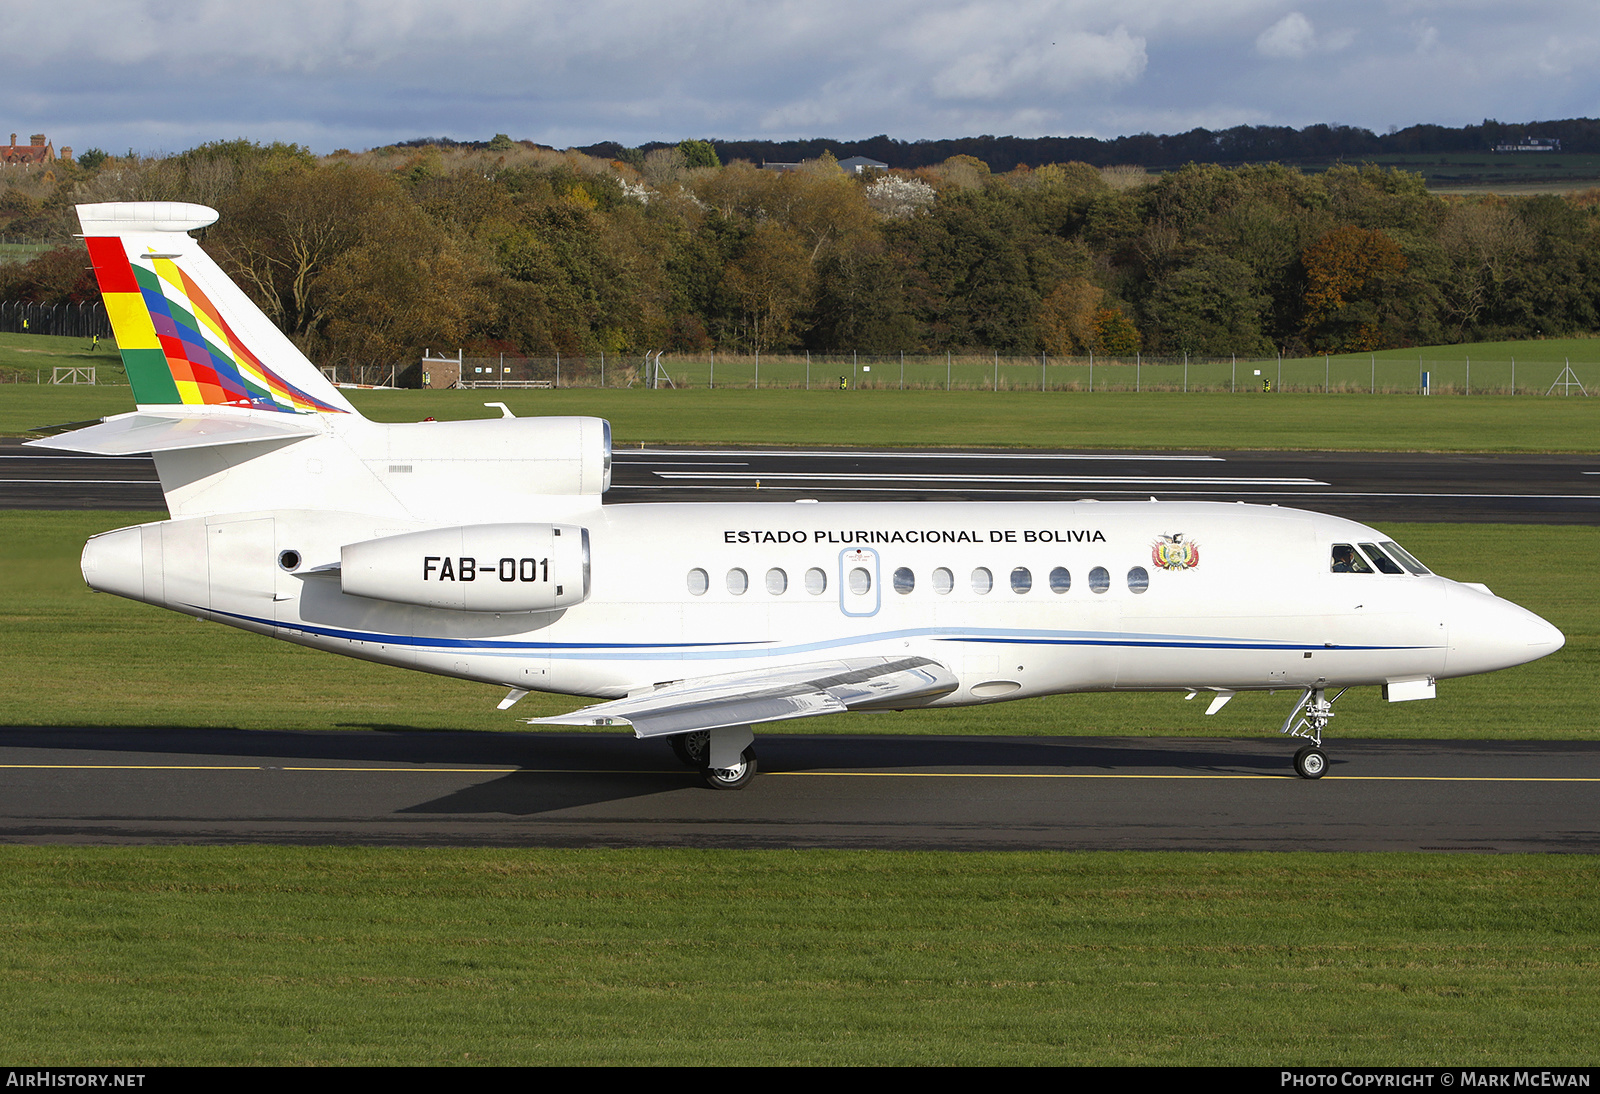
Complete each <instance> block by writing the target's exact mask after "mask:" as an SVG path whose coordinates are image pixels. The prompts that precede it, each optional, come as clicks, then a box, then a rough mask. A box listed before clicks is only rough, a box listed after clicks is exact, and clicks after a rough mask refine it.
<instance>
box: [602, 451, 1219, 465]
mask: <svg viewBox="0 0 1600 1094" xmlns="http://www.w3.org/2000/svg"><path fill="white" fill-rule="evenodd" d="M612 455H613V458H616V459H620V458H622V457H625V456H632V455H640V456H743V457H745V458H747V459H748V458H749V457H751V456H775V457H792V456H813V457H815V456H838V457H841V458H845V459H878V460H882V459H895V460H1035V461H1037V460H1149V461H1152V462H1169V463H1180V462H1189V463H1226V462H1227V457H1226V456H1196V455H1171V454H1161V455H1146V454H1142V453H1121V452H1102V453H1098V454H1096V453H1088V452H1051V453H1039V452H899V451H896V450H894V449H885V448H876V449H870V448H869V449H815V450H805V449H781V450H777V451H770V452H768V451H752V450H750V449H748V448H741V449H716V448H708V449H697V448H619V449H617V450H616V451H615V452H614V453H613V454H612Z"/></svg>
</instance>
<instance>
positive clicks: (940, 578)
mask: <svg viewBox="0 0 1600 1094" xmlns="http://www.w3.org/2000/svg"><path fill="white" fill-rule="evenodd" d="M955 587H956V575H955V574H953V573H951V572H950V571H949V570H947V569H945V568H944V567H943V566H940V567H939V568H938V569H937V570H935V571H933V591H934V592H936V593H938V594H939V595H940V596H943V595H945V594H946V593H948V592H949V591H950V590H951V589H954V588H955Z"/></svg>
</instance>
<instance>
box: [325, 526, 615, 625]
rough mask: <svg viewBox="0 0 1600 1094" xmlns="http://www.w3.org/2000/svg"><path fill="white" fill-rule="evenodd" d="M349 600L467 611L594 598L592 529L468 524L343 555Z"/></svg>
mask: <svg viewBox="0 0 1600 1094" xmlns="http://www.w3.org/2000/svg"><path fill="white" fill-rule="evenodd" d="M339 580H340V587H341V588H342V589H343V590H344V591H345V592H347V593H349V594H351V595H352V596H365V597H371V598H373V599H374V600H391V601H394V602H396V603H400V604H415V605H417V606H419V607H423V608H449V609H451V610H454V611H464V612H547V611H555V610H558V609H561V608H570V607H572V606H573V605H574V604H581V603H583V602H584V601H585V600H587V599H588V598H589V530H588V529H587V528H579V527H576V526H574V525H570V524H469V525H465V526H463V527H459V528H431V529H429V530H427V531H425V532H407V533H405V534H403V535H398V536H384V537H383V538H382V539H369V540H365V541H363V542H361V543H351V544H348V545H346V546H345V547H344V548H342V549H341V567H340V574H339Z"/></svg>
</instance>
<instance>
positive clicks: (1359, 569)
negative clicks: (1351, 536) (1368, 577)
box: [1328, 543, 1372, 574]
mask: <svg viewBox="0 0 1600 1094" xmlns="http://www.w3.org/2000/svg"><path fill="white" fill-rule="evenodd" d="M1328 568H1329V569H1330V570H1332V571H1333V572H1334V573H1336V574H1370V573H1371V572H1372V567H1371V566H1368V565H1367V560H1366V559H1364V558H1362V557H1361V556H1360V555H1358V554H1356V549H1355V548H1354V547H1352V546H1350V545H1349V544H1348V543H1335V544H1334V545H1333V557H1332V560H1331V561H1330V562H1329V563H1328Z"/></svg>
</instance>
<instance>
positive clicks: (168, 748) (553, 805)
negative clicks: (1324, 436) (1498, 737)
mask: <svg viewBox="0 0 1600 1094" xmlns="http://www.w3.org/2000/svg"><path fill="white" fill-rule="evenodd" d="M757 749H758V751H759V755H760V757H761V763H762V765H763V769H764V770H763V774H762V775H761V776H759V777H758V778H757V779H756V780H755V781H754V782H753V783H751V784H750V785H749V786H748V787H747V788H746V789H744V790H740V791H733V792H723V791H714V790H708V789H705V788H703V787H702V786H700V785H699V783H698V780H697V778H696V777H695V775H694V774H693V773H692V772H689V771H688V770H686V769H684V768H682V767H681V766H679V765H678V764H677V762H676V761H675V760H674V759H673V758H672V756H671V753H670V751H669V750H668V749H667V747H666V746H665V745H663V744H661V743H660V742H640V741H635V740H633V739H632V738H631V737H630V736H627V735H624V734H615V733H612V734H584V733H541V734H512V733H505V734H499V733H394V732H367V733H337V732H331V733H265V732H245V731H236V730H192V729H191V730H182V729H168V730H107V729H0V842H7V843H97V844H120V843H186V844H193V843H291V844H306V843H310V844H352V843H354V844H404V845H423V844H448V845H491V846H558V847H559V846H581V847H594V846H605V847H627V846H687V847H742V848H793V847H839V848H881V849H946V850H950V849H956V850H1021V849H1054V850H1185V851H1240V850H1251V851H1292V850H1302V851H1304V850H1314V851H1466V852H1518V851H1521V852H1527V851H1540V852H1584V853H1595V852H1600V743H1597V742H1588V741H1583V742H1557V743H1551V742H1504V741H1472V742H1455V741H1346V742H1337V743H1334V744H1333V745H1332V747H1331V749H1330V756H1331V759H1332V768H1331V771H1330V774H1329V775H1328V776H1327V777H1325V778H1323V779H1321V780H1320V781H1317V782H1308V781H1306V780H1303V779H1298V778H1295V777H1294V776H1293V775H1292V774H1291V772H1290V769H1289V755H1290V748H1289V744H1288V742H1286V741H1283V740H1272V739H1249V740H1244V739H1240V740H1219V739H1159V738H1154V739H1152V738H1080V737H915V736H907V737H885V736H876V737H858V736H848V735H840V736H832V735H815V736H806V735H796V734H762V735H758V737H757Z"/></svg>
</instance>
